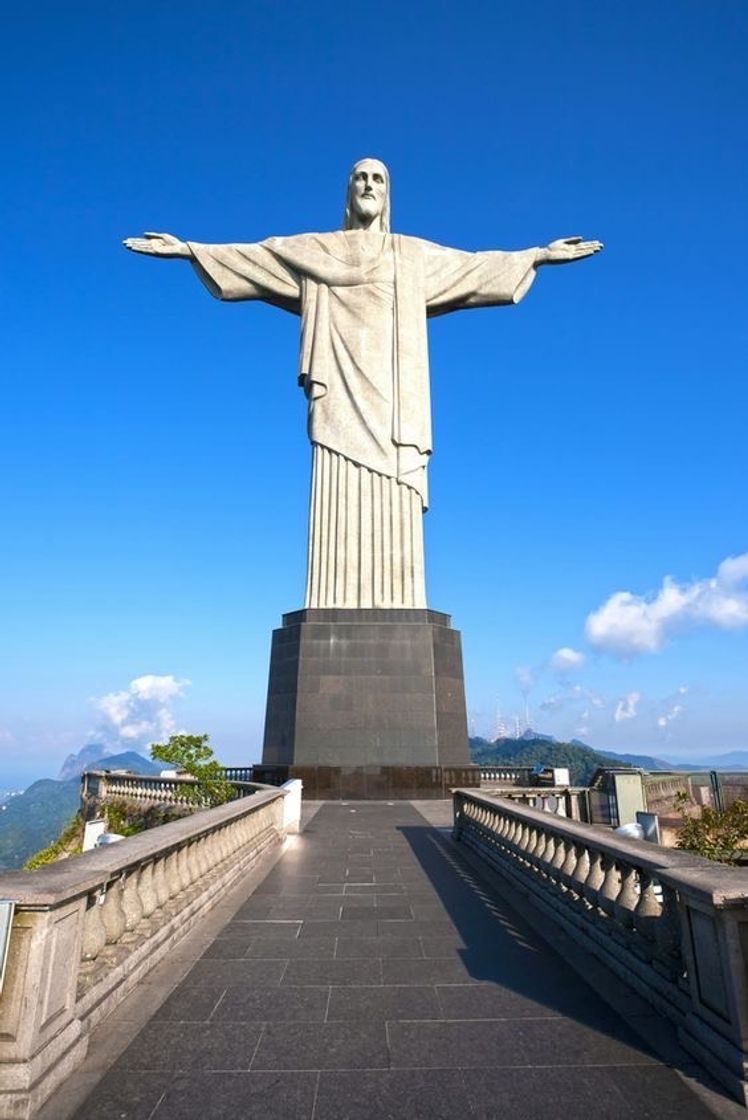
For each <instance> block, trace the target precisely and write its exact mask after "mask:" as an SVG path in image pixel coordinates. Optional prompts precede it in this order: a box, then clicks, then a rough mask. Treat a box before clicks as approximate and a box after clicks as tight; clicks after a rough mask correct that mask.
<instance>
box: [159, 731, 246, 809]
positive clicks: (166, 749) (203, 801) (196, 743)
mask: <svg viewBox="0 0 748 1120" xmlns="http://www.w3.org/2000/svg"><path fill="white" fill-rule="evenodd" d="M209 738H210V736H209V735H172V736H171V737H170V739H169V741H168V743H152V744H151V758H154V759H157V760H158V761H159V762H167V763H169V765H170V766H174V767H176V768H177V769H179V770H186V772H187V773H188V774H190V775H191V776H192V777H193V778H194V779H195V785H194V786H187V787H186V789H185V794H186V796H187V797H189V798H190V800H192V801H197V802H199V803H200V805H202V806H203V807H205V808H209V807H211V806H213V805H223V803H224V802H225V801H230V800H231V799H232V797H233V796H234V787H233V786H232V784H231V782H227V781H226V779H225V778H224V777H223V767H222V766H221V764H220V762H219V761H218V759H217V758H216V757H215V755H214V754H213V748H212V747H210V746H209V745H208V740H209Z"/></svg>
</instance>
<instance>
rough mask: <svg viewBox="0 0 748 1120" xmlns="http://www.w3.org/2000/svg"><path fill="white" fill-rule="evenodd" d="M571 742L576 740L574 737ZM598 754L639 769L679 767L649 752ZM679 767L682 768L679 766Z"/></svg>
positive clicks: (608, 752)
mask: <svg viewBox="0 0 748 1120" xmlns="http://www.w3.org/2000/svg"><path fill="white" fill-rule="evenodd" d="M572 742H576V740H575V739H573V740H572ZM598 753H599V754H602V755H605V757H606V758H609V759H611V761H613V762H617V763H621V762H625V763H626V764H627V765H628V766H636V767H638V768H639V769H640V770H677V769H679V767H678V766H676V765H675V764H674V763H672V762H668V761H667V759H666V758H655V757H654V756H653V755H649V754H618V753H617V752H616V751H599V752H598ZM680 769H683V768H682V767H680Z"/></svg>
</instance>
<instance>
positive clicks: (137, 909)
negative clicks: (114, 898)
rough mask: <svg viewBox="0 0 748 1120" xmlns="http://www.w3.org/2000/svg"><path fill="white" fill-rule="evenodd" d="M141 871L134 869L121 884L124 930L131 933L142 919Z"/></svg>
mask: <svg viewBox="0 0 748 1120" xmlns="http://www.w3.org/2000/svg"><path fill="white" fill-rule="evenodd" d="M141 876H142V870H141V869H140V868H137V867H134V868H133V869H132V870H131V871H130V873H129V874H128V875H126V876H125V878H124V880H123V883H122V911H123V913H124V915H125V929H126V930H127V933H131V932H132V931H133V930H134V929H135V927H136V926H137V924H138V922H139V921H140V920H141V918H142V917H143V903H142V901H141V897H140V878H141Z"/></svg>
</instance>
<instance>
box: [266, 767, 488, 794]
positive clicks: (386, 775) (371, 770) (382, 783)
mask: <svg viewBox="0 0 748 1120" xmlns="http://www.w3.org/2000/svg"><path fill="white" fill-rule="evenodd" d="M252 777H253V779H254V781H256V782H267V784H268V785H273V786H280V785H283V783H284V782H287V781H288V780H289V779H290V778H301V781H302V782H303V783H304V797H306V798H308V799H309V800H310V801H420V800H423V801H433V800H443V799H445V798H449V797H451V791H452V790H453V789H466V788H470V789H476V788H478V787H479V786H480V768H479V767H478V766H265V765H264V764H262V765H259V766H255V767H254V768H253V771H252Z"/></svg>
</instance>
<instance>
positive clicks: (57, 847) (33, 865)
mask: <svg viewBox="0 0 748 1120" xmlns="http://www.w3.org/2000/svg"><path fill="white" fill-rule="evenodd" d="M82 848H83V820H82V818H81V816H80V813H76V814H75V816H74V817H73V818H72V820H70V821H68V823H67V824H66V825H65V827H64V829H63V830H62V832H61V833H60V835H59V836H58V837H57V839H56V840H53V841H52V843H51V844H47V846H46V848H42V849H41V851H39V852H35V853H34V855H33V856H30V857H29V858H28V859H27V860H26V862H25V863H24V865H23V869H24V871H36V870H37V868H39V867H46V865H47V864H48V863H55V861H56V860H58V859H62V858H64V857H66V856H77V855H80V853H81V850H82Z"/></svg>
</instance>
